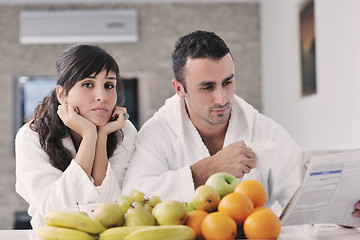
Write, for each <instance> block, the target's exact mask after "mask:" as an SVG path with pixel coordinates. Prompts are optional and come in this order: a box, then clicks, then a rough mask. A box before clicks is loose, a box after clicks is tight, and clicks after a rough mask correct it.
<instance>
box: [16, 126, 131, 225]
mask: <svg viewBox="0 0 360 240" xmlns="http://www.w3.org/2000/svg"><path fill="white" fill-rule="evenodd" d="M122 131H123V133H124V140H123V142H122V143H121V145H119V146H118V147H117V149H116V150H115V151H114V154H113V156H112V157H111V158H110V159H109V163H108V168H107V172H106V177H105V179H104V181H103V183H102V185H101V186H98V187H96V186H95V185H94V184H93V182H92V181H91V180H90V179H89V178H88V176H87V174H86V173H85V171H84V170H83V169H82V168H81V166H80V165H79V164H78V163H77V162H76V161H75V160H74V159H73V160H72V161H71V163H70V165H69V166H68V167H67V169H66V170H65V171H64V172H62V171H60V170H59V169H57V168H55V167H53V166H52V165H51V164H50V160H49V157H48V155H47V154H46V153H45V151H44V150H43V148H42V147H41V146H40V142H39V135H38V133H37V132H34V131H33V130H31V129H30V127H29V124H25V125H24V126H23V127H22V128H21V129H20V130H19V131H18V133H17V135H16V140H15V149H16V191H17V193H18V194H19V195H20V196H21V197H23V198H24V199H25V201H26V202H28V203H29V210H28V213H29V215H30V216H31V217H32V219H31V225H32V227H33V228H34V229H36V228H38V227H39V226H41V225H43V224H44V223H43V217H44V215H45V214H46V213H48V212H51V211H59V210H63V211H76V210H77V209H78V208H77V204H87V203H104V202H110V201H114V200H115V199H116V197H117V196H118V195H120V193H121V186H122V182H123V180H124V176H125V171H126V168H127V166H128V163H129V161H130V159H131V157H132V155H133V152H134V149H135V138H136V134H137V131H136V129H135V127H134V126H133V125H132V124H131V122H129V121H126V123H125V127H124V128H123V129H122ZM62 142H63V144H64V147H66V148H67V149H69V150H70V151H71V153H72V156H73V157H75V155H76V150H75V147H74V144H73V142H72V140H71V137H70V136H69V137H67V138H64V139H62Z"/></svg>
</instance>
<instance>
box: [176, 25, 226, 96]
mask: <svg viewBox="0 0 360 240" xmlns="http://www.w3.org/2000/svg"><path fill="white" fill-rule="evenodd" d="M228 53H230V49H229V48H228V47H227V46H226V43H225V42H224V41H223V40H222V39H221V38H220V37H219V36H218V35H216V34H215V33H213V32H206V31H195V32H192V33H189V34H187V35H185V36H183V37H181V38H179V39H178V40H177V41H176V43H175V50H174V51H173V53H172V55H171V58H172V63H173V72H174V76H175V79H176V80H177V81H179V82H180V83H181V84H182V85H183V87H184V90H185V92H186V85H185V78H184V72H185V64H186V61H187V60H188V59H189V58H192V59H195V58H212V59H215V60H218V59H221V58H222V57H224V56H225V55H226V54H228Z"/></svg>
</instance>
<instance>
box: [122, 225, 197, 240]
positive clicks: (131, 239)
mask: <svg viewBox="0 0 360 240" xmlns="http://www.w3.org/2000/svg"><path fill="white" fill-rule="evenodd" d="M195 238H196V233H195V230H194V229H192V228H191V227H188V226H185V225H163V226H153V227H148V228H144V229H140V230H136V231H134V232H133V233H130V234H129V235H127V236H126V237H125V238H124V240H143V239H146V240H169V239H171V240H194V239H195Z"/></svg>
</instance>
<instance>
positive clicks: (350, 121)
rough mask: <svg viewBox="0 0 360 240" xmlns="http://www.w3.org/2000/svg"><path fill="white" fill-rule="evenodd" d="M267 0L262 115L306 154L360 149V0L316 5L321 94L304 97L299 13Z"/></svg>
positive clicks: (296, 2)
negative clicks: (315, 149) (327, 150)
mask: <svg viewBox="0 0 360 240" xmlns="http://www.w3.org/2000/svg"><path fill="white" fill-rule="evenodd" d="M303 2H304V1H303V0H263V1H262V5H261V6H262V10H261V11H262V12H261V17H262V20H261V28H262V32H261V34H262V80H263V112H264V114H265V115H267V116H269V117H271V118H273V119H274V120H276V121H277V122H279V123H280V124H281V125H283V126H284V127H285V128H286V129H287V130H288V131H289V133H290V134H291V135H292V136H293V137H294V139H295V140H296V141H297V142H298V144H299V145H301V146H302V147H303V148H305V149H309V148H325V149H326V148H336V149H339V148H355V147H360V78H359V76H360V28H359V24H360V14H359V9H360V1H358V0H315V35H316V58H317V59H316V71H317V94H315V95H311V96H307V97H301V88H300V87H301V85H300V76H301V75H300V50H299V44H300V43H299V9H300V7H301V4H302V3H303Z"/></svg>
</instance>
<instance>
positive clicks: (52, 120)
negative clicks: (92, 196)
mask: <svg viewBox="0 0 360 240" xmlns="http://www.w3.org/2000/svg"><path fill="white" fill-rule="evenodd" d="M56 67H57V72H58V77H57V85H60V86H62V87H63V89H64V91H65V94H68V93H69V91H70V89H71V88H72V87H73V86H74V85H75V84H76V82H78V81H80V80H83V79H85V78H87V77H89V76H91V74H93V73H95V75H97V74H99V73H100V72H101V71H102V70H104V69H105V70H106V71H107V73H109V71H113V72H114V73H115V74H116V81H117V84H116V87H117V88H118V89H117V90H118V92H119V93H120V97H121V104H123V102H124V100H125V99H124V98H123V96H124V94H123V92H124V88H123V84H122V81H121V79H120V71H119V67H118V65H117V63H116V61H115V59H114V58H113V57H112V56H110V55H109V54H108V53H107V52H106V51H104V50H103V49H101V48H100V47H98V46H95V45H82V44H81V45H80V44H79V45H78V44H77V45H72V46H70V47H69V48H68V49H66V50H65V52H63V53H62V54H61V55H60V57H59V58H58V60H57V61H56ZM59 104H60V103H59V101H58V99H57V95H56V89H54V90H53V91H52V92H51V93H50V94H49V95H48V96H46V97H45V98H44V99H43V101H42V102H41V103H40V104H39V105H38V106H37V107H36V108H35V110H34V117H33V119H32V120H31V121H30V128H31V129H32V130H34V131H36V132H38V134H39V140H40V145H41V147H42V148H43V149H44V151H45V152H46V153H47V155H48V156H49V158H50V162H51V164H52V165H53V166H54V167H56V168H58V169H60V170H62V171H65V169H66V168H67V167H68V166H69V164H70V162H71V160H72V156H71V153H70V151H69V150H68V149H66V148H65V147H64V145H63V143H62V139H63V138H65V137H67V136H69V135H70V131H69V128H68V127H66V126H65V125H64V123H63V122H62V120H61V119H60V118H59V116H58V114H57V109H58V105H59ZM123 137H124V135H123V132H122V131H121V130H119V131H116V132H113V133H111V134H109V135H108V139H107V156H108V158H110V157H111V156H112V154H113V153H114V151H115V149H116V147H117V146H118V145H119V144H120V143H121V142H122V140H123Z"/></svg>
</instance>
